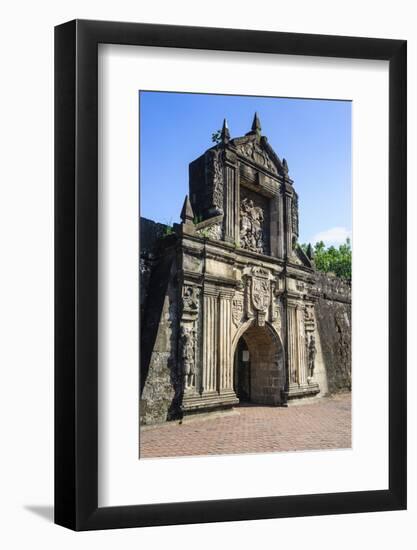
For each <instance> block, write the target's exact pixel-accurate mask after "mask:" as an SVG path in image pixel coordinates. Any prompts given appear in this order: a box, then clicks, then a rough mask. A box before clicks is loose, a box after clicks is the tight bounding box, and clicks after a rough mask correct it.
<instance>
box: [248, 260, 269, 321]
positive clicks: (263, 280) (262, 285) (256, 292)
mask: <svg viewBox="0 0 417 550" xmlns="http://www.w3.org/2000/svg"><path fill="white" fill-rule="evenodd" d="M251 295H252V305H253V307H254V309H255V310H256V312H257V321H258V325H259V326H263V325H264V324H265V319H266V315H267V313H268V308H269V304H270V302H271V289H270V281H269V272H268V271H267V270H265V269H263V268H254V269H253V276H252V284H251Z"/></svg>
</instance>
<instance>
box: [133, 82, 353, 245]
mask: <svg viewBox="0 0 417 550" xmlns="http://www.w3.org/2000/svg"><path fill="white" fill-rule="evenodd" d="M139 97H140V104H139V107H140V186H141V189H140V214H141V216H144V217H146V218H150V219H153V220H155V221H158V222H162V223H173V222H177V221H179V214H180V212H181V208H182V204H183V201H184V197H185V195H186V194H188V164H189V163H190V162H191V161H192V160H194V159H195V158H197V157H198V156H200V155H201V154H202V153H203V152H204V151H205V150H206V149H208V148H209V147H211V146H212V145H213V143H212V141H211V135H212V133H213V132H215V131H216V130H218V129H220V128H221V125H222V122H223V119H224V118H226V119H227V121H228V124H229V128H230V133H231V137H232V138H233V137H238V136H242V135H244V134H245V133H246V132H248V131H249V130H250V127H251V124H252V119H253V115H254V113H255V111H257V112H258V115H259V118H260V121H261V126H262V135H265V136H267V138H268V141H269V143H270V145H271V146H272V147H273V149H274V150H275V152H276V153H277V155H278V156H279V157H280V158H281V159H282V158H283V157H285V158H286V159H287V162H288V167H289V175H290V177H291V178H292V179H293V180H294V187H295V189H296V191H297V193H298V195H299V208H300V216H299V218H300V239H299V241H300V242H313V243H314V242H316V241H317V240H324V241H325V242H326V244H336V245H337V244H339V243H340V242H344V240H345V238H346V236H350V234H351V229H352V212H351V209H352V200H351V102H349V101H329V100H311V99H287V98H269V97H268V98H263V97H253V96H226V95H208V94H186V93H166V92H140V94H139Z"/></svg>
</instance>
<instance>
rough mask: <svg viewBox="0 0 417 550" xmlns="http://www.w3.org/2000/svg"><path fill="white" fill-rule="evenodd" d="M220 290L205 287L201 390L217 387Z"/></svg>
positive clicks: (212, 389)
mask: <svg viewBox="0 0 417 550" xmlns="http://www.w3.org/2000/svg"><path fill="white" fill-rule="evenodd" d="M217 301H218V292H217V290H216V289H214V288H205V289H204V295H203V369H202V380H201V390H202V391H203V392H210V391H215V390H216V388H217V326H218V321H217V317H218V303H217Z"/></svg>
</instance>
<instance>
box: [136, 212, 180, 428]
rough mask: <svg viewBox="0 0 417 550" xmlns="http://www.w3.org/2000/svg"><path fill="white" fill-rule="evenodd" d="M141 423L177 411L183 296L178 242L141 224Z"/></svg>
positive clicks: (147, 223) (160, 227) (159, 227)
mask: <svg viewBox="0 0 417 550" xmlns="http://www.w3.org/2000/svg"><path fill="white" fill-rule="evenodd" d="M140 228H141V253H140V306H141V315H140V321H141V337H140V362H141V364H140V386H141V399H140V422H141V424H154V423H157V422H164V421H165V420H167V419H169V418H170V416H171V415H173V414H174V413H175V411H176V409H177V403H176V401H177V398H178V396H177V395H176V388H177V387H178V381H177V376H176V373H177V333H178V296H177V292H178V291H177V285H176V271H177V267H176V254H175V246H174V242H173V241H174V237H172V236H169V235H167V236H166V237H165V238H163V239H161V240H160V241H159V242H158V239H159V238H160V237H161V236H163V235H164V229H165V226H163V225H162V224H156V223H154V222H152V221H151V220H146V219H143V218H142V219H141V225H140Z"/></svg>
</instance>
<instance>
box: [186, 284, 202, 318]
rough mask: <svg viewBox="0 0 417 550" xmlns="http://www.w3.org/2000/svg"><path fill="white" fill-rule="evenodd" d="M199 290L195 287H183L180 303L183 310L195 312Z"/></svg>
mask: <svg viewBox="0 0 417 550" xmlns="http://www.w3.org/2000/svg"><path fill="white" fill-rule="evenodd" d="M199 296H200V289H199V288H198V287H196V286H184V287H183V289H182V303H183V308H184V310H191V311H195V312H197V310H198V304H199Z"/></svg>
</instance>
